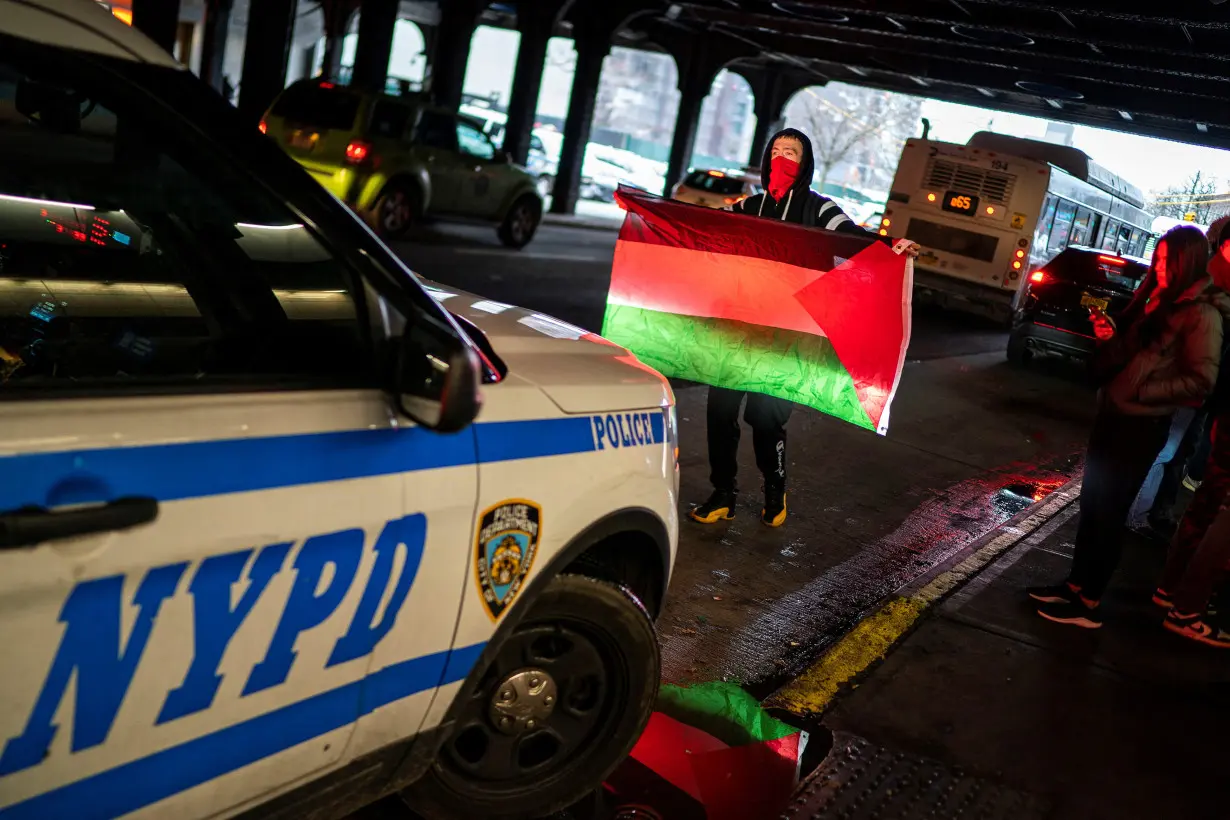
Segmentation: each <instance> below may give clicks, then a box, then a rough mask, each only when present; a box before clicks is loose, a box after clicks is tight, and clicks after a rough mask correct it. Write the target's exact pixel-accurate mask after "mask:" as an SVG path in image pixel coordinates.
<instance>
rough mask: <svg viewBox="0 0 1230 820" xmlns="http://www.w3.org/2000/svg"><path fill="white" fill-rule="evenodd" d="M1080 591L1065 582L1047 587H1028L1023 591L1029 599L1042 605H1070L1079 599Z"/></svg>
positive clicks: (1078, 588)
mask: <svg viewBox="0 0 1230 820" xmlns="http://www.w3.org/2000/svg"><path fill="white" fill-rule="evenodd" d="M1080 591H1081V590H1080V587H1077V586H1073V585H1072V584H1069V583H1066V582H1065V583H1062V584H1054V585H1052V586H1049V587H1029V588H1028V589H1026V590H1025V592H1026V593H1027V594H1028V595H1029V597H1030V598H1033V599H1034V600H1035V601H1038V602H1039V603H1043V604H1064V603H1071V602H1072V601H1075V600H1076V599H1077V598H1079V597H1080Z"/></svg>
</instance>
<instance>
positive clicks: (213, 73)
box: [201, 0, 234, 91]
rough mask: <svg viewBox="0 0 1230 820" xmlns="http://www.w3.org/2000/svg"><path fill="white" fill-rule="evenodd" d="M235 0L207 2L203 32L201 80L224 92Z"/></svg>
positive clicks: (209, 0)
mask: <svg viewBox="0 0 1230 820" xmlns="http://www.w3.org/2000/svg"><path fill="white" fill-rule="evenodd" d="M233 6H234V0H205V28H204V29H203V30H202V32H201V79H202V80H204V81H205V82H206V83H208V84H209V85H210V86H211V87H213V88H214V89H216V90H218V91H221V90H222V68H223V66H225V65H226V40H227V35H228V33H229V32H230V29H231V9H232V8H233Z"/></svg>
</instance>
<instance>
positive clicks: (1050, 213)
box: [1034, 194, 1055, 252]
mask: <svg viewBox="0 0 1230 820" xmlns="http://www.w3.org/2000/svg"><path fill="white" fill-rule="evenodd" d="M1039 213H1040V214H1041V215H1040V216H1039V217H1038V227H1037V228H1035V229H1034V251H1035V252H1041V251H1045V250H1046V245H1047V242H1049V241H1050V237H1051V220H1053V219H1054V218H1055V195H1054V194H1047V195H1046V199H1045V200H1043V201H1042V210H1041V211H1040V212H1039Z"/></svg>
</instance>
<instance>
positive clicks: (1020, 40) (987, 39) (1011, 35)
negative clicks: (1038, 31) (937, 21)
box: [949, 25, 1034, 46]
mask: <svg viewBox="0 0 1230 820" xmlns="http://www.w3.org/2000/svg"><path fill="white" fill-rule="evenodd" d="M949 31H951V32H952V33H953V34H955V35H957V36H958V37H964V38H965V39H966V40H973V41H974V42H976V43H986V44H987V45H992V46H1032V45H1033V44H1034V38H1032V37H1028V36H1026V35H1024V34H1018V33H1016V32H1015V31H1000V30H997V29H985V28H973V27H971V26H962V25H956V26H951V27H950V28H949Z"/></svg>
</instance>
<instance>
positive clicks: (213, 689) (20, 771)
mask: <svg viewBox="0 0 1230 820" xmlns="http://www.w3.org/2000/svg"><path fill="white" fill-rule="evenodd" d="M0 156H3V158H4V159H3V165H2V168H0V645H2V646H3V647H4V649H5V653H4V670H3V675H0V818H3V819H4V820H16V819H17V818H62V817H72V818H75V819H76V820H81V819H82V818H104V817H118V816H132V817H176V818H182V819H183V820H189V819H190V818H205V817H233V816H241V815H251V816H260V817H268V816H282V817H295V818H304V817H312V818H328V817H339V816H342V815H345V814H346V813H347V812H349V811H352V810H353V809H355V808H356V807H358V806H361V805H362V804H364V803H366V802H370V801H372V800H375V799H377V798H379V797H381V796H384V795H389V794H393V793H399V794H401V795H403V796H404V797H405V799H406V800H407V801H408V802H409V803H410V804H411V805H413V806H414V807H415V808H416V810H417V811H419V812H420V813H421V814H423V815H426V816H428V817H463V818H471V817H474V818H477V817H482V818H499V817H510V818H511V817H531V816H537V815H538V814H540V813H544V812H548V811H553V810H555V809H558V808H560V807H562V806H564V805H566V804H568V803H570V802H571V801H573V800H575V799H577V798H578V797H580V796H581V795H583V794H584V793H585V791H586V790H588V789H590V788H592V787H593V786H595V785H597V784H598V783H600V782H601V781H602V779H603V778H604V776H605V775H606V774H607V773H608V772H610V771H611V770H612V768H613V767H614V766H615V765H616V764H617V763H618V762H619V760H620V759H621V758H622V757H623V756H624V755H625V754H626V753H627V751H628V750H629V749H630V748H631V746H632V744H633V743H634V742H635V740H636V738H637V736H638V735H639V733H640V731H641V729H642V727H643V725H644V722H645V721H646V720H647V718H648V715H649V712H650V710H651V707H652V703H653V699H654V695H655V693H656V689H657V682H658V674H659V667H658V664H659V660H658V647H657V642H656V638H655V634H654V629H653V623H652V618H653V617H654V616H655V615H656V614H657V612H658V610H659V608H660V606H661V604H662V599H663V595H664V591H665V588H666V584H667V581H668V579H669V575H670V568H671V562H672V560H673V556H674V553H675V549H676V544H677V501H676V496H677V491H678V473H677V469H678V468H677V453H678V451H677V449H676V438H675V417H674V408H673V404H674V400H673V396H672V394H671V391H670V388H669V386H668V385H667V384H666V382H665V381H664V380H663V379H662V378H661V376H660V375H659V374H657V373H656V372H654V371H653V370H651V369H649V368H647V367H645V366H643V365H641V364H640V363H639V362H638V361H637V360H636V359H635V358H634V357H633V356H632V355H631V354H629V353H628V352H627V351H626V350H624V349H623V348H620V347H617V346H614V345H611V344H609V343H607V342H605V341H603V340H602V339H599V338H596V337H593V336H590V335H589V334H586V333H585V332H583V331H581V330H579V329H577V328H574V327H571V326H569V325H567V324H565V323H562V322H559V321H557V320H555V319H553V318H551V317H549V316H543V315H540V314H536V313H533V312H531V311H526V310H521V309H518V308H516V307H513V306H509V305H505V304H498V303H494V302H491V301H488V300H484V299H482V298H480V297H478V296H473V295H470V294H466V293H462V292H459V291H455V290H449V289H447V288H443V287H440V286H436V285H432V284H431V283H425V282H422V281H420V280H418V279H417V278H416V277H415V276H414V275H413V274H411V273H410V272H409V271H408V270H406V269H405V268H404V267H403V266H402V264H401V263H400V262H399V261H398V260H397V258H396V257H395V256H393V255H392V254H391V253H390V252H389V251H388V249H387V248H386V247H385V246H384V245H382V244H381V243H380V241H379V240H378V239H377V238H376V237H375V236H373V235H372V234H371V233H370V232H369V231H368V230H367V228H366V227H364V226H363V225H362V224H361V223H360V222H359V221H358V220H357V218H356V217H354V216H353V215H351V214H350V213H349V212H348V211H347V210H346V209H345V208H344V207H343V206H342V205H341V203H339V202H338V201H336V200H335V199H333V198H332V197H331V196H329V195H328V194H327V193H326V192H325V191H324V190H323V189H322V188H320V187H319V186H318V185H317V184H316V183H315V182H313V181H312V180H311V178H310V177H308V176H307V174H306V173H305V172H303V171H302V170H301V169H300V168H299V167H298V165H296V164H295V163H294V162H293V161H292V160H290V159H289V158H287V157H286V156H285V155H284V154H283V153H282V152H281V151H280V150H279V149H278V148H277V146H276V145H274V144H273V143H272V142H271V141H269V140H268V139H267V138H265V137H264V136H262V135H261V134H260V133H259V132H258V130H257V128H256V125H255V124H254V123H252V124H248V123H244V122H242V121H241V120H240V118H239V117H238V115H237V114H236V112H235V110H234V109H232V108H231V107H230V106H229V105H228V104H227V103H225V102H224V101H223V100H222V99H221V98H220V97H219V96H218V95H216V94H214V93H213V92H212V91H210V90H209V89H207V88H206V87H205V86H204V85H203V84H201V83H200V82H199V81H197V80H196V79H195V78H194V77H193V76H192V75H190V74H189V73H188V72H187V71H185V70H183V69H182V68H180V67H178V66H177V65H175V64H174V63H173V62H172V61H171V60H170V59H169V58H168V57H167V55H166V54H165V53H163V52H161V51H159V50H158V49H157V48H156V47H155V46H154V45H153V44H152V43H151V42H150V41H148V40H147V39H145V38H144V37H143V36H142V35H141V34H139V33H137V32H135V31H134V30H132V29H130V28H128V27H126V26H125V25H124V24H122V23H121V22H119V21H118V20H116V19H114V18H112V17H111V16H110V15H109V14H108V13H107V11H106V10H105V9H103V8H102V7H101V6H99V5H98V4H97V3H94V2H92V0H80V1H79V2H69V0H0Z"/></svg>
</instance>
